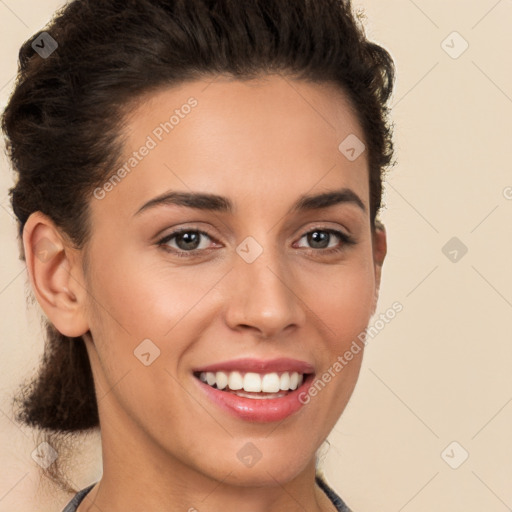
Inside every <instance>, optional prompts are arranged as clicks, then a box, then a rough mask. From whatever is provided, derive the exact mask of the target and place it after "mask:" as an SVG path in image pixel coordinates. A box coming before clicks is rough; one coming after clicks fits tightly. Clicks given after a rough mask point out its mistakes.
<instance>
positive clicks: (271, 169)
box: [102, 76, 368, 214]
mask: <svg viewBox="0 0 512 512" xmlns="http://www.w3.org/2000/svg"><path fill="white" fill-rule="evenodd" d="M124 135H125V141H126V142H125V145H124V155H123V158H122V160H123V161H122V162H121V165H122V168H123V169H124V171H122V172H118V173H117V174H118V175H119V174H120V175H122V177H121V179H120V180H117V179H116V180H114V181H115V183H114V182H113V186H111V187H108V188H109V192H108V195H107V197H106V198H105V201H102V203H103V205H102V207H106V205H107V203H108V204H110V205H111V206H112V207H113V208H116V211H117V212H118V213H119V214H121V213H123V212H124V213H126V214H129V213H130V212H131V213H133V212H134V211H135V210H136V209H137V208H138V207H139V206H140V204H141V203H143V202H144V201H145V200H149V199H151V198H152V197H154V196H156V195H159V194H161V193H163V192H165V191H167V190H171V189H172V190H180V191H190V190H194V191H201V192H210V193H216V194H219V195H224V196H230V197H232V198H233V202H234V203H235V204H236V203H237V201H238V199H237V197H238V198H243V200H244V201H245V202H246V203H252V204H253V205H254V202H255V201H256V200H257V201H258V204H260V205H261V204H263V203H264V202H265V201H269V202H274V203H275V200H276V199H279V198H281V199H282V200H283V202H285V203H288V202H289V203H291V202H292V199H295V198H296V196H298V195H302V194H304V193H305V192H308V191H317V192H318V191H322V190H323V189H325V190H326V189H333V188H340V187H347V186H349V187H351V188H352V189H354V191H355V192H356V193H357V194H358V195H359V196H360V197H361V198H362V199H363V200H364V201H365V202H366V203H367V201H368V169H367V158H366V152H365V151H363V153H362V154H361V155H360V157H358V158H357V159H355V160H354V159H352V160H351V159H348V158H347V156H346V153H344V152H343V149H344V146H343V143H344V141H346V140H349V141H351V140H356V141H360V143H361V144H362V141H363V140H364V135H363V132H362V128H361V127H360V126H359V123H358V121H357V118H356V116H355V115H354V113H353V111H352V109H351V105H350V103H349V101H348V99H347V97H346V96H345V94H344V93H343V92H342V91H341V90H340V89H339V88H337V87H336V86H334V85H331V84H325V83H323V84H318V83H311V82H304V81H294V80H292V79H290V78H284V77H282V76H267V77H265V78H258V79H254V80H248V81H239V80H233V79H228V78H223V77H216V78H212V79H210V80H206V79H205V80H197V81H192V82H187V83H184V84H181V85H180V86H178V87H172V88H166V89H161V90H159V91H156V92H152V93H151V94H147V95H145V96H144V97H142V98H140V101H139V103H138V104H137V106H136V107H135V108H134V109H132V110H131V111H130V112H128V113H127V115H126V118H125V133H124ZM340 144H341V145H342V146H341V149H340ZM116 171H119V169H117V170H116ZM288 197H289V198H290V201H288Z"/></svg>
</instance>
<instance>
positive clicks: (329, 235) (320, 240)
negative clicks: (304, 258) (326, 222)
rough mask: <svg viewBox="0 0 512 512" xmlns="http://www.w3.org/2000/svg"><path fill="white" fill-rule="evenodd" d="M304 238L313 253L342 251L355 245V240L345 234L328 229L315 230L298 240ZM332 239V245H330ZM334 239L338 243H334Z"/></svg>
mask: <svg viewBox="0 0 512 512" xmlns="http://www.w3.org/2000/svg"><path fill="white" fill-rule="evenodd" d="M304 238H305V239H306V242H307V243H308V244H309V245H310V247H311V248H312V249H313V250H314V251H313V252H323V253H326V252H327V253H331V252H338V251H342V250H343V249H344V247H345V246H346V245H354V244H355V243H356V242H355V240H354V239H353V238H352V237H351V236H349V235H347V234H346V233H343V232H342V231H338V230H335V229H328V228H315V229H313V230H311V231H308V232H307V233H305V234H304V235H302V237H301V238H300V240H302V239H304ZM333 238H334V245H333V244H331V242H332V241H333ZM336 239H338V243H336ZM340 242H341V243H340ZM299 247H303V246H299Z"/></svg>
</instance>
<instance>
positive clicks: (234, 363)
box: [194, 357, 314, 373]
mask: <svg viewBox="0 0 512 512" xmlns="http://www.w3.org/2000/svg"><path fill="white" fill-rule="evenodd" d="M194 371H195V372H221V371H241V372H254V373H271V372H297V373H314V367H313V365H312V364H310V363H307V362H306V361H300V360H298V359H290V358H288V357H281V358H278V359H252V358H244V359H232V360H230V361H222V362H219V363H213V364H210V365H208V366H201V367H200V368H196V369H195V370H194Z"/></svg>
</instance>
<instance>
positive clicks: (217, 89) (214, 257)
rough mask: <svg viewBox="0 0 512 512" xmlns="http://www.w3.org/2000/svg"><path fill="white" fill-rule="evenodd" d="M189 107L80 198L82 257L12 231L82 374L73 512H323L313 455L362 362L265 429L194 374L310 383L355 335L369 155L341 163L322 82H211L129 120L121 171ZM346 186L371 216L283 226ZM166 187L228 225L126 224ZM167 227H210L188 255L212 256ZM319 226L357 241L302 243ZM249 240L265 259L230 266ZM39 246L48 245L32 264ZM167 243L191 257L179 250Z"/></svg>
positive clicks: (340, 114)
mask: <svg viewBox="0 0 512 512" xmlns="http://www.w3.org/2000/svg"><path fill="white" fill-rule="evenodd" d="M191 96H193V97H194V98H196V99H197V101H198V105H197V106H196V107H195V108H194V109H192V111H191V113H190V114H189V115H187V116H186V117H185V118H184V119H181V120H180V123H179V125H177V126H176V127H175V128H174V130H173V131H172V132H171V133H170V134H167V135H165V136H164V138H163V140H162V141H161V142H159V143H158V145H157V147H156V148H154V149H153V150H151V152H150V153H149V154H148V155H147V156H146V157H145V158H144V159H143V160H142V161H141V162H140V163H139V164H138V165H137V167H136V168H134V169H133V170H132V172H131V173H130V174H129V175H127V176H126V177H125V178H124V179H123V180H122V182H121V183H120V184H118V185H117V186H115V187H114V188H113V190H112V191H110V192H109V193H108V194H106V196H105V197H104V199H101V200H98V199H95V198H91V200H90V206H91V221H92V224H91V225H92V236H91V239H90V242H89V244H88V245H87V247H86V249H84V250H76V249H73V248H72V247H71V245H70V244H69V243H68V241H67V238H66V237H65V235H64V234H63V233H61V232H60V231H59V229H57V228H56V227H55V225H54V224H53V222H52V221H51V220H50V219H49V218H47V217H46V216H44V215H42V214H41V213H40V212H36V213H34V214H33V215H32V216H31V217H30V218H29V220H28V222H27V224H26V227H25V230H24V235H23V243H24V247H25V251H26V257H27V267H28V270H29V275H30V280H31V283H32V287H33V289H34V292H35V294H36V297H37V300H38V302H39V304H40V305H41V306H42V308H43V309H44V311H45V313H46V315H47V316H48V318H49V319H50V320H51V321H52V323H53V324H54V325H55V326H56V327H57V329H58V330H59V331H60V332H62V333H63V334H66V335H68V336H81V335H83V336H84V339H85V342H86V346H87V351H88V354H89V357H90V360H91V366H92V370H93V375H94V381H95V386H96V394H97V397H98V403H99V405H98V406H99V415H100V423H101V437H102V447H103V477H102V479H101V481H100V483H99V484H98V485H96V486H95V487H94V489H93V490H92V491H91V492H90V493H89V495H88V496H87V497H86V499H85V500H84V501H83V502H82V504H81V505H80V507H79V509H78V510H79V512H86V511H88V510H90V511H102V510H104V511H106V510H108V511H109V512H115V511H121V510H167V511H185V510H198V511H203V510H208V511H213V512H220V511H223V512H226V511H233V512H234V511H237V512H249V511H250V512H263V511H266V512H273V511H282V510H287V511H299V510H301V511H302V510H308V511H333V510H335V508H334V506H333V505H332V503H330V501H329V500H328V499H327V498H326V496H325V495H324V493H323V492H322V491H321V490H320V489H319V488H318V487H317V486H316V484H315V481H314V475H315V453H316V451H317V449H318V448H319V447H320V445H321V444H322V442H323V441H324V440H325V439H326V437H327V436H328V434H329V432H330V431H331V430H332V428H333V426H334V425H335V423H336V421H337V420H338V418H339V417H340V415H341V413H342V412H343V410H344V408H345V406H346V405H347V402H348V400H349V398H350V396H351V394H352V391H353V389H354V386H355V384H356V381H357V378H358V374H359V370H360V365H361V360H362V354H363V350H361V351H360V352H359V353H358V354H357V355H355V356H354V358H353V359H352V360H351V361H350V363H349V364H347V365H346V366H345V367H344V368H343V370H342V371H341V372H339V373H338V374H337V375H336V377H335V378H333V379H332V380H331V382H329V383H328V385H326V386H325V388H324V389H323V390H322V391H321V392H320V393H318V395H317V396H316V397H314V398H312V399H311V401H310V403H308V404H307V405H306V406H304V407H302V408H301V410H300V411H299V412H297V413H296V414H294V415H292V416H290V417H288V418H286V419H285V420H284V421H281V422H273V423H252V422H247V421H244V420H242V419H239V418H237V417H234V416H231V415H229V414H228V413H226V412H224V411H223V410H221V409H220V408H219V407H218V406H216V405H215V404H214V403H212V402H211V401H209V399H208V398H207V397H206V396H205V394H204V393H203V392H202V391H201V390H200V389H199V387H198V386H197V382H196V380H195V377H193V375H192V370H193V369H194V368H197V367H199V366H203V365H206V364H212V363H216V362H219V361H224V360H229V359H235V358H240V357H255V358H260V359H272V358H275V357H291V358H296V359H300V360H305V361H308V362H310V363H312V364H313V365H314V366H315V370H316V374H317V376H318V375H321V374H322V373H323V372H324V371H326V370H327V369H328V368H329V367H331V366H332V365H333V363H334V362H335V361H336V359H337V357H338V356H340V355H343V354H344V353H345V351H346V350H347V349H348V348H349V347H350V345H351V343H352V341H353V340H355V339H356V338H357V336H358V335H359V334H360V333H361V332H362V331H364V329H365V327H366V326H367V325H368V322H369V319H370V317H371V315H372V314H373V313H374V310H375V304H376V301H377V297H378V289H379V283H380V274H381V266H382V263H383V260H384V257H385V254H386V234H385V231H384V230H383V229H378V230H376V231H375V232H374V233H372V230H371V226H370V217H369V206H370V205H369V184H368V162H367V155H366V152H364V153H363V154H362V155H361V156H360V157H359V158H357V159H356V160H355V161H349V160H348V159H347V158H345V156H344V155H343V154H342V153H341V152H340V151H339V150H338V145H339V144H340V142H341V141H343V140H344V139H345V137H347V136H348V135H349V134H355V135H356V136H357V137H358V138H359V139H361V140H364V136H363V132H362V129H361V127H360V126H359V124H358V122H357V120H356V117H355V116H354V115H353V113H352V112H351V110H350V108H349V104H348V102H347V99H346V97H345V96H344V94H343V93H342V92H341V91H339V90H338V89H337V88H334V87H333V86H331V85H327V84H313V83H306V82H299V81H292V80H291V79H285V78H284V77H281V76H267V77H265V78H264V79H263V78H261V79H258V80H252V81H250V82H240V81H236V80H229V79H227V78H220V77H217V78H216V79H215V80H214V81H213V82H211V81H194V82H189V83H186V84H183V85H181V86H179V87H176V88H172V89H162V90H160V91H158V92H156V93H152V95H151V96H148V97H147V98H145V101H144V102H142V103H141V104H140V105H139V106H138V107H137V108H136V109H135V110H133V111H131V112H130V116H129V117H128V118H127V123H126V136H127V139H126V143H125V149H126V151H125V153H126V157H127V158H128V157H129V156H130V155H131V153H132V152H133V151H134V150H137V149H138V148H140V146H141V145H142V144H144V142H145V140H146V138H147V136H148V135H150V134H151V133H152V131H153V130H154V128H155V127H156V126H157V125H159V124H160V123H161V122H163V121H165V120H167V119H168V118H169V114H167V113H168V112H170V113H172V111H173V110H174V109H176V108H180V106H182V105H183V104H185V103H186V101H187V99H188V98H189V97H191ZM342 187H346V188H349V189H351V190H352V191H353V192H354V193H355V194H357V195H358V196H359V197H360V198H361V200H362V202H363V203H364V206H365V211H363V210H362V209H361V208H360V207H358V206H357V205H356V204H354V203H348V202H347V203H340V204H337V205H334V206H331V207H329V208H325V209H321V210H312V211H306V212H302V213H293V212H292V213H288V210H289V208H290V206H291V204H292V203H293V202H294V201H296V200H297V199H298V198H299V196H301V195H302V194H316V193H321V192H327V191H331V190H338V189H340V188H342ZM169 190H178V191H185V192H188V191H196V192H209V193H215V194H219V195H222V196H226V197H228V198H229V199H230V200H231V201H232V202H233V203H234V205H235V212H234V213H232V214H231V213H225V212H211V211H202V210H196V209H191V208H186V207H183V206H176V205H167V206H159V207H157V208H154V209H148V210H147V211H145V212H144V213H141V214H140V215H135V212H137V210H138V209H139V208H140V207H141V206H142V205H143V204H145V203H146V202H147V201H149V200H151V199H153V198H154V197H156V196H159V195H160V194H162V193H164V192H167V191H169ZM176 227H187V228H190V229H202V230H206V231H207V232H208V234H209V235H210V237H211V238H209V237H202V238H201V239H200V240H201V242H200V250H201V249H206V248H211V251H210V252H208V251H207V250H204V253H203V254H201V255H196V256H192V257H188V258H187V257H178V256H176V255H174V254H172V253H170V252H168V251H166V250H165V249H164V248H162V247H161V246H159V245H158V241H159V240H160V239H162V238H163V237H164V236H165V235H168V234H170V233H172V232H173V230H174V229H175V228H176ZM315 228H323V229H325V228H330V229H335V230H338V231H342V232H344V233H347V234H349V235H350V236H352V237H353V238H354V239H355V240H356V241H357V243H356V244H355V245H344V244H343V242H342V241H341V240H339V239H338V238H337V237H336V236H335V235H333V236H331V238H330V239H329V241H328V242H326V245H328V248H332V247H336V246H338V247H341V250H340V251H339V252H337V253H333V254H325V250H326V249H324V248H321V247H322V246H318V245H317V246H315V245H313V244H312V242H311V241H310V240H309V241H308V238H307V236H306V234H307V233H308V232H311V231H314V230H315ZM248 236H251V237H253V238H254V239H255V240H256V241H257V242H258V244H259V245H260V246H261V247H262V248H263V252H262V254H261V255H260V256H259V257H258V258H256V260H255V261H254V262H252V263H247V262H246V261H245V260H244V259H242V258H241V257H240V256H239V255H238V254H237V252H236V248H237V246H238V245H239V244H240V243H241V242H242V241H243V240H244V239H245V238H246V237H248ZM43 242H44V243H45V244H47V245H48V246H49V247H51V248H52V250H51V251H50V252H49V254H48V255H47V256H46V258H44V261H42V259H41V258H39V257H37V249H38V247H40V246H39V245H38V244H41V243H43ZM167 246H168V247H169V246H170V247H171V248H174V249H175V250H176V251H180V249H181V252H185V251H186V248H187V247H186V244H185V243H183V241H181V243H180V242H178V240H177V239H174V240H173V241H169V242H167ZM319 247H320V248H319ZM323 252H324V253H323ZM85 255H87V258H88V266H87V270H86V271H84V269H83V263H84V256H85ZM148 338H149V339H150V340H152V342H153V343H154V344H155V345H156V346H158V348H159V350H160V356H159V357H158V358H157V359H155V360H154V362H153V363H152V364H151V365H149V366H145V365H143V364H142V363H141V362H140V360H139V359H138V358H137V357H135V356H134V350H135V349H136V347H137V346H138V345H139V344H140V343H141V341H142V340H144V339H148ZM248 442H251V443H253V444H254V445H255V446H256V447H257V448H258V450H259V451H260V452H261V454H262V456H261V459H260V460H259V461H258V462H257V463H256V464H255V465H254V466H252V467H250V468H249V467H247V466H245V465H244V464H242V463H241V462H240V460H239V459H238V458H237V452H238V451H239V450H240V449H241V448H242V447H243V446H245V445H246V443H248Z"/></svg>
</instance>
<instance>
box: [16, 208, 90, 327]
mask: <svg viewBox="0 0 512 512" xmlns="http://www.w3.org/2000/svg"><path fill="white" fill-rule="evenodd" d="M23 247H24V251H25V261H26V264H27V271H28V274H29V279H30V284H31V286H32V290H33V291H34V294H35V296H36V299H37V301H38V303H39V305H40V306H41V308H42V309H43V311H44V312H45V314H46V316H47V317H48V319H49V320H50V322H51V323H52V324H53V325H54V326H55V328H56V329H57V330H58V331H59V332H60V333H61V334H64V335H65V336H70V337H78V336H81V335H82V334H84V333H85V332H87V331H88V329H89V328H88V325H87V322H86V317H85V310H86V308H85V299H86V296H87V293H86V290H85V285H84V283H83V276H82V273H81V271H80V266H79V265H77V258H76V256H77V254H76V253H77V251H76V249H73V248H72V247H71V245H70V244H69V242H68V240H67V238H66V237H65V236H63V235H62V234H61V232H60V230H59V229H58V228H57V227H56V226H55V224H54V223H53V221H52V220H51V219H50V218H49V217H47V216H46V215H44V214H43V213H41V212H34V213H32V214H31V215H30V217H29V218H28V220H27V222H26V223H25V226H24V229H23Z"/></svg>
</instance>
